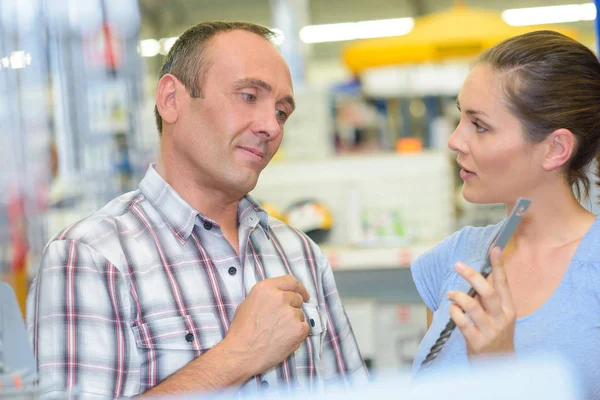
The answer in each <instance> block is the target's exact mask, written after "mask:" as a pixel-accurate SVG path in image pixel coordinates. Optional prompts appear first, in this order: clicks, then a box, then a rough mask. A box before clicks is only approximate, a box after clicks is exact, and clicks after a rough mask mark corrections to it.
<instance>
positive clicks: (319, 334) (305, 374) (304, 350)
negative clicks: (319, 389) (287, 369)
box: [293, 304, 327, 390]
mask: <svg viewBox="0 0 600 400" xmlns="http://www.w3.org/2000/svg"><path fill="white" fill-rule="evenodd" d="M302 311H304V315H305V317H306V322H307V323H308V326H309V327H310V332H309V334H308V337H307V338H306V340H305V341H304V343H303V344H302V345H301V346H300V348H299V349H298V350H296V352H295V353H294V356H293V357H294V363H295V366H296V376H297V379H298V383H299V384H300V385H301V386H302V387H305V388H307V389H311V390H312V389H314V385H316V384H318V381H319V377H320V376H322V373H321V372H322V369H323V363H322V354H323V343H324V341H325V337H326V335H327V324H326V321H327V319H326V318H325V315H324V314H323V312H322V311H321V309H320V308H319V307H318V306H316V305H309V304H304V306H303V307H302Z"/></svg>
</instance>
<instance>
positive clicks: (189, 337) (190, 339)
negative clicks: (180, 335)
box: [185, 333, 194, 343]
mask: <svg viewBox="0 0 600 400" xmlns="http://www.w3.org/2000/svg"><path fill="white" fill-rule="evenodd" d="M185 340H186V341H187V342H189V343H192V342H193V341H194V335H193V334H191V333H188V334H187V335H185Z"/></svg>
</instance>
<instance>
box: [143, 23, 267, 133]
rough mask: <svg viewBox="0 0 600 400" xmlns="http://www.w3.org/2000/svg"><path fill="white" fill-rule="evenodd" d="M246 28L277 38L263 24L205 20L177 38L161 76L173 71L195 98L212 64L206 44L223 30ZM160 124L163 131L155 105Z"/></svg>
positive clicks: (199, 95) (258, 33)
mask: <svg viewBox="0 0 600 400" xmlns="http://www.w3.org/2000/svg"><path fill="white" fill-rule="evenodd" d="M234 30H243V31H248V32H252V33H255V34H257V35H259V36H262V37H264V38H265V39H267V40H271V39H273V37H274V36H275V33H274V32H273V31H272V30H270V29H269V28H266V27H264V26H262V25H257V24H253V23H251V22H229V21H209V22H201V23H199V24H197V25H194V26H192V27H191V28H188V29H187V30H186V31H185V32H183V34H182V35H181V36H179V38H178V39H177V41H176V42H175V44H174V45H173V47H171V50H169V53H168V54H167V57H166V58H165V62H164V63H163V65H162V68H161V69H160V75H159V77H158V79H159V80H160V79H161V78H162V77H163V76H164V75H165V74H172V75H174V76H176V77H177V79H179V80H180V81H181V83H183V85H184V86H185V87H186V88H187V90H188V91H189V93H190V96H192V97H194V98H201V97H202V86H203V84H204V77H205V76H206V72H207V71H208V67H209V66H210V61H209V60H207V59H206V58H205V50H206V44H207V43H208V41H209V40H210V39H211V38H212V37H213V36H215V35H216V34H217V33H219V32H230V31H234ZM154 115H155V117H156V127H157V129H158V134H159V136H161V135H162V118H161V116H160V114H159V113H158V108H157V107H156V105H155V106H154Z"/></svg>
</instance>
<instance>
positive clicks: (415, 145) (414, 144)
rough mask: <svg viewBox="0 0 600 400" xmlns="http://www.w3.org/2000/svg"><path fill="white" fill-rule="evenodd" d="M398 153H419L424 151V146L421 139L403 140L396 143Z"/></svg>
mask: <svg viewBox="0 0 600 400" xmlns="http://www.w3.org/2000/svg"><path fill="white" fill-rule="evenodd" d="M396 151H397V152H398V153H418V152H420V151H423V144H422V143H421V139H419V138H402V139H398V141H397V142H396Z"/></svg>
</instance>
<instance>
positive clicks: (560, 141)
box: [542, 128, 576, 171]
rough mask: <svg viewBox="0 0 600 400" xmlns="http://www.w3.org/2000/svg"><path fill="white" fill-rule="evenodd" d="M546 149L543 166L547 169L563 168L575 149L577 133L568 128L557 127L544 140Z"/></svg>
mask: <svg viewBox="0 0 600 400" xmlns="http://www.w3.org/2000/svg"><path fill="white" fill-rule="evenodd" d="M544 143H545V146H546V149H545V153H544V159H543V163H542V167H543V168H544V169H545V170H546V171H552V170H554V169H556V168H561V167H562V166H563V165H565V164H566V163H567V162H568V161H569V159H570V158H571V154H573V151H575V145H576V140H575V135H573V132H571V131H570V130H568V129H563V128H561V129H557V130H555V131H554V132H552V133H551V134H550V135H548V137H547V138H546V139H545V140H544Z"/></svg>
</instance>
